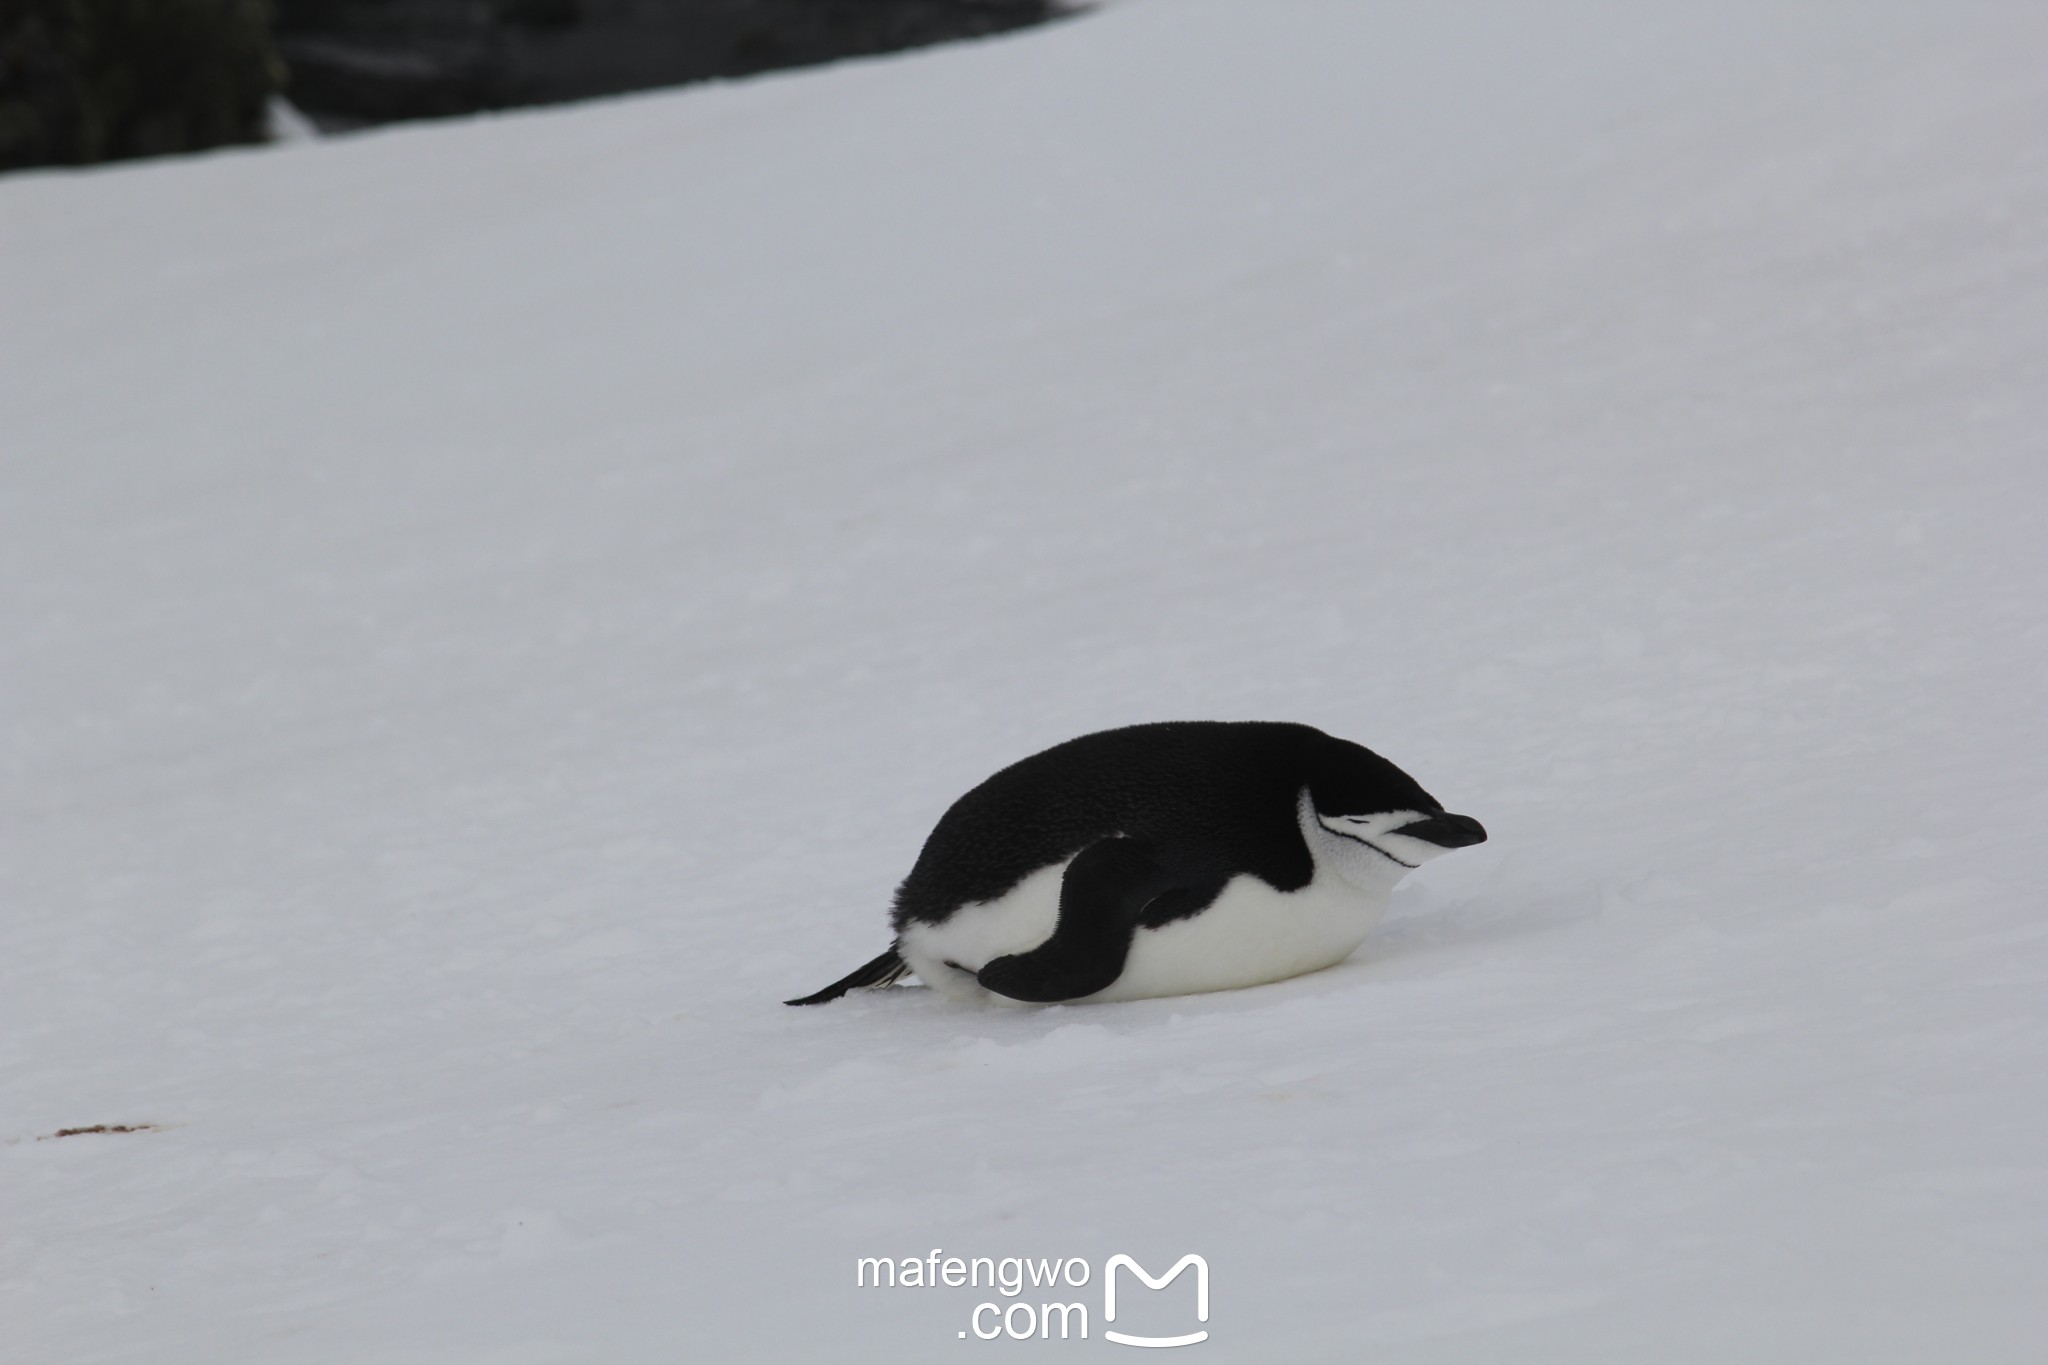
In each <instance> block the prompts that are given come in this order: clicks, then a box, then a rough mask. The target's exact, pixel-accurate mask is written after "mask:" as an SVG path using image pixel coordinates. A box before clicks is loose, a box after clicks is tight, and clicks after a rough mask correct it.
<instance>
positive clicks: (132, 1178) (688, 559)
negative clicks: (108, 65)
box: [0, 0, 2048, 1365]
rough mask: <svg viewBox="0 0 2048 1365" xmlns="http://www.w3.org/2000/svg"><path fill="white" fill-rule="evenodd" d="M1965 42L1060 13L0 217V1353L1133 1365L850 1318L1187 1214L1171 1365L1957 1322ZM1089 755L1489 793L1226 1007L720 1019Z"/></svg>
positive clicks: (1997, 781)
mask: <svg viewBox="0 0 2048 1365" xmlns="http://www.w3.org/2000/svg"><path fill="white" fill-rule="evenodd" d="M2043 70H2048V10H2044V9H2042V8H2041V7H2038V6H2022V5H1994V4H1948V5H1932V4H1922V5H1891V4H1883V3H1856V4H1834V5H1829V4H1822V3H1815V4H1811V5H1800V6H1796V7H1795V6H1770V5H1734V4H1715V5H1698V6H1689V7H1684V8H1683V9H1681V8H1680V7H1677V6H1647V5H1625V4H1606V5H1597V4H1596V5H1585V4H1563V3H1549V4H1541V5H1538V4H1533V3H1532V4H1526V5H1516V6H1504V5H1502V6H1480V5H1457V4H1429V5H1422V4H1410V5H1400V4H1390V5H1370V6H1368V5H1363V4H1339V3H1311V2H1310V0H1299V2H1295V0H1285V2H1283V0H1237V2H1236V3H1225V2H1224V0H1131V2H1130V3H1125V4H1119V5H1116V6H1113V7H1111V8H1109V9H1106V10H1104V11H1102V12H1100V13H1098V14H1095V15H1093V16H1090V17H1087V18H1084V19H1080V20H1076V21H1074V22H1071V23H1067V24H1062V25H1057V26H1054V27H1052V28H1049V29H1044V30H1040V31H1037V32H1034V33H1030V34H1028V35H1023V36H1019V37H1014V38H1010V39H1005V40H1002V41H996V42H989V43H985V44H978V45H973V46H969V47H956V48H948V49H943V50H932V51H926V52H922V53H917V54H912V55H908V56H903V57H899V58H894V59H889V60H883V61H875V62H867V63H859V64H854V65H848V66H843V67H838V68H833V69H829V70H824V71H816V72H808V73H802V74H797V75H791V76H787V77H778V78H772V79H766V80H761V81H757V82H751V83H746V84H742V85H734V86H729V87H718V88H699V89H693V90H689V91H684V92H680V93H676V94H670V95H660V96H651V97H642V98H633V99H625V100H620V101H616V102H610V103H605V104H600V105H594V106H589V107H585V108H580V109H573V110H557V111H550V112H541V113H530V114H521V115H515V116H507V117H501V118H493V119H481V120H476V121H469V122H461V123H449V124H441V125H434V126H416V127H411V128H405V129H395V130H389V131H383V132H378V133H374V134H369V135H364V136H358V137H351V138H347V139H338V140H329V141H324V142H320V143H316V144H309V145H299V146H294V147H290V148H287V149H279V150H273V151H268V152H244V153H235V154H227V155H220V156H213V157H207V158H203V159H197V160H186V161H176V162H161V163H155V164H146V165H138V166H130V167H124V168H120V169H114V170H108V171H102V172H93V173H89V174H38V175H29V176H16V177H11V178H9V179H7V180H6V181H5V182H0V412H4V414H5V415H4V419H0V593H4V595H5V600H4V623H5V624H4V631H0V649H4V651H5V653H4V656H0V711H4V714H5V716H6V724H5V726H4V727H0V764H4V769H0V771H4V809H0V841H4V843H0V897H4V903H0V1068H4V1069H0V1077H4V1080H0V1357H5V1358H6V1359H9V1360H22V1361H37V1362H40V1361H59V1360H61V1361H65V1362H71V1363H72V1365H78V1363H80V1362H96V1361H124V1362H125V1361H134V1362H144V1361H146V1362H149V1365H179V1363H181V1362H194V1363H195V1365H196V1363H197V1362H207V1363H208V1365H217V1363H218V1362H223V1361H264V1362H272V1361H285V1362H392V1363H396V1362H436V1363H437V1365H447V1363H463V1362H558V1361H559V1362H581V1361H591V1360H606V1361H620V1362H641V1361H645V1362H670V1361H681V1360H689V1361H700V1360H701V1361H724V1360H749V1359H754V1360H771V1359H774V1360H825V1359H835V1360H842V1359H843V1360H889V1361H922V1360H952V1359H959V1358H969V1359H971V1358H979V1357H980V1356H983V1355H989V1354H993V1355H999V1356H1000V1355H1011V1356H1017V1357H1025V1356H1033V1357H1037V1356H1044V1357H1048V1358H1049V1357H1051V1356H1054V1355H1063V1356H1067V1357H1076V1356H1087V1357H1096V1358H1100V1357H1104V1356H1108V1357H1111V1358H1114V1357H1116V1356H1118V1355H1122V1354H1129V1352H1128V1351H1127V1349H1126V1348H1123V1347H1119V1346H1116V1345H1113V1344H1110V1343H1108V1342H1106V1341H1104V1340H1103V1339H1102V1338H1101V1336H1100V1330H1101V1327H1102V1324H1101V1322H1100V1321H1099V1319H1098V1320H1097V1321H1096V1322H1095V1323H1094V1324H1092V1325H1093V1328H1094V1332H1093V1334H1092V1335H1091V1337H1090V1339H1089V1340H1088V1341H1086V1342H1080V1341H1069V1342H1066V1343H1064V1344H1061V1343H1057V1342H1053V1341H1047V1340H1039V1341H1036V1342H1035V1343H1032V1344H1029V1345H1025V1344H1018V1343H1011V1342H1008V1341H1002V1342H998V1343H994V1344H986V1343H982V1342H979V1341H977V1340H975V1339H974V1338H973V1337H971V1336H969V1337H965V1338H963V1337H961V1336H960V1335H959V1333H960V1332H961V1331H962V1330H964V1329H965V1328H966V1327H967V1325H968V1321H969V1316H970V1313H971V1311H972V1309H973V1308H974V1306H975V1304H976V1303H977V1302H980V1301H984V1300H988V1299H990V1298H991V1297H993V1298H994V1299H995V1300H996V1301H997V1302H998V1303H999V1304H1001V1305H1007V1304H1008V1303H1009V1302H1010V1300H1009V1299H1008V1298H1006V1297H1003V1296H1001V1295H995V1296H991V1294H990V1293H989V1291H988V1290H987V1289H986V1288H983V1289H979V1290H976V1289H969V1288H960V1289H953V1288H938V1289H919V1290H910V1289H892V1290H876V1289H873V1288H866V1289H856V1288H855V1287H854V1262H855V1260H856V1258H858V1257H862V1256H889V1257H897V1258H902V1257H911V1256H923V1255H925V1254H926V1253H927V1252H928V1251H929V1250H930V1249H931V1248H933V1247H940V1248H944V1249H945V1251H946V1253H947V1254H949V1255H954V1254H957V1255H961V1256H987V1257H991V1258H998V1257H1004V1256H1020V1257H1021V1256H1033V1257H1044V1256H1061V1257H1069V1256H1071V1257H1081V1258H1085V1259H1086V1260H1087V1261H1089V1262H1090V1263H1092V1264H1093V1265H1094V1266H1095V1267H1098V1268H1099V1267H1100V1266H1101V1264H1102V1262H1103V1260H1104V1259H1105V1258H1107V1257H1108V1256H1110V1255H1112V1254H1113V1253H1116V1252H1128V1253H1131V1254H1133V1255H1135V1256H1137V1257H1138V1258H1139V1259H1140V1260H1141V1261H1143V1262H1145V1263H1146V1264H1148V1265H1150V1266H1151V1267H1152V1268H1153V1269H1155V1270H1156V1269H1159V1268H1161V1267H1163V1266H1164V1265H1165V1264H1166V1263H1168V1262H1170V1261H1171V1260H1172V1259H1173V1258H1175V1257H1178V1256H1179V1255H1181V1254H1182V1253H1183V1252H1197V1253H1199V1254H1201V1255H1203V1256H1205V1257H1206V1258H1207V1260H1208V1262H1209V1264H1210V1266H1211V1268H1212V1272H1213V1290H1212V1293H1213V1312H1212V1314H1211V1319H1210V1321H1209V1323H1208V1324H1207V1326H1208V1328H1209V1330H1210V1332H1211V1339H1210V1340H1209V1341H1208V1342H1207V1343H1205V1344H1204V1345H1202V1346H1200V1347H1198V1348H1196V1350H1197V1352H1198V1353H1199V1354H1196V1355H1194V1356H1191V1357H1190V1358H1191V1359H1209V1360H1252V1359H1286V1360H1292V1361H1320V1360H1327V1361H1365V1360H1370V1361H1374V1362H1392V1361H1467V1360H1515V1361H1556V1362H1575V1363H1578V1362H1597V1361H1614V1362H1643V1361H1787V1362H1790V1361H1800V1362H1805V1361H1843V1362H1850V1361H1854V1362H1858V1363H1859V1365H1863V1363H1866V1362H1876V1361H1926V1360H1937V1359H1939V1360H1945V1361H1956V1360H1969V1361H1980V1362H1994V1361H1997V1362H2002V1361H2031V1360H2037V1359H2040V1358H2042V1354H2043V1351H2044V1350H2048V1296H2043V1295H2042V1293H2041V1292H2040V1291H2041V1285H2042V1282H2043V1277H2044V1272H2048V1245H2044V1242H2048V1156H2044V1153H2048V1131H2044V1130H2048V992H2044V988H2048V923H2044V920H2043V910H2044V900H2048V872H2044V870H2043V865H2042V858H2041V853H2040V839H2041V829H2042V825H2043V823H2044V820H2048V738H2044V734H2043V715H2044V708H2043V703H2042V692H2043V680H2044V671H2048V626H2044V606H2043V603H2044V591H2048V572H2044V565H2048V557H2044V554H2043V552H2042V549H2041V546H2040V540H2039V530H2038V528H2039V524H2040V522H2041V520H2042V508H2043V495H2044V492H2048V472H2044V464H2043V456H2044V454H2048V449H2044V446H2048V438H2044V435H2043V433H2044V432H2048V235H2044V233H2043V230H2042V224H2043V223H2044V222H2048V140H2044V139H2043V138H2042V136H2041V130H2042V129H2043V128H2048V84H2044V83H2043V82H2042V81H2041V79H2040V73H2041V72H2042V71H2043ZM1176 716H1205V717H1270V718H1286V719H1299V720H1304V721H1308V722H1311V723H1314V724H1318V725H1321V726H1323V727H1324V728H1326V729H1329V730H1331V731H1332V732H1334V733H1338V734H1342V735H1345V736H1348V737H1351V738H1354V739H1357V740H1360V741H1362V742H1364V743H1366V744H1369V745H1371V746H1373V747H1375V748H1377V749H1379V750H1381V751H1382V752H1384V753H1386V754H1387V755H1388V756H1390V757H1392V758H1393V759H1395V760H1396V761H1397V762H1399V763H1401V764H1402V765H1404V766H1405V767H1407V768H1409V769H1410V770H1411V771H1412V772H1414V773H1415V774H1416V775H1417V776H1418V777H1419V778H1420V779H1421V780H1422V781H1423V782H1424V784H1425V785H1427V786H1429V787H1430V788H1431V789H1432V790H1433V791H1434V792H1435V793H1436V794H1437V795H1439V796H1440V797H1442V798H1443V799H1444V800H1445V801H1446V802H1447V803H1449V804H1450V805H1451V806H1452V808H1454V809H1457V810H1463V811H1468V812H1470V813H1472V814H1474V815H1477V816H1479V817H1480V818H1481V819H1483V820H1484V821H1485V822H1486V824H1487V826H1488V828H1489V829H1490V830H1491V831H1492V833H1493V840H1492V842H1490V843H1489V844H1487V845H1486V846H1484V847H1483V848H1479V849H1474V850H1469V851H1466V852H1463V853H1461V854H1459V855H1457V856H1455V857H1451V858H1447V859H1445V860H1443V861H1442V862H1440V863H1438V864H1435V865H1432V866H1431V867H1430V868H1428V869H1427V870H1426V871H1424V872H1423V873H1420V874H1418V875H1417V876H1416V877H1414V878H1412V879H1411V881H1410V882H1409V883H1408V884H1407V885H1406V886H1405V887H1404V889H1403V890H1402V891H1401V892H1400V893H1398V894H1397V896H1396V900H1395V917H1394V918H1393V919H1392V920H1391V921H1390V923H1389V924H1388V925H1387V926H1386V927H1385V928H1384V929H1383V930H1382V931H1381V932H1379V933H1378V934H1376V935H1375V937H1374V938H1373V939H1372V940H1370V941H1369V942H1368V944H1367V946H1366V948H1365V949H1363V950H1361V952H1360V953H1359V954H1358V955H1357V956H1356V957H1354V958H1353V959H1352V960H1351V961H1349V962H1348V963H1346V964H1344V965H1342V966H1340V967H1338V968H1335V969H1333V970H1331V971H1329V972H1326V973H1322V974H1320V975H1316V976H1312V977H1308V978H1303V979H1299V980H1296V981H1292V982H1287V983H1283V984H1280V985H1277V986H1272V987H1266V988H1261V989H1257V990H1250V991H1244V992H1239V993H1234V994H1228V995H1218V996H1211V997H1203V998H1190V999H1180V1000H1163V1001H1152V1002H1143V1003H1137V1004H1127V1005H1114V1006H1097V1007H1070V1008H1062V1009H1051V1010H1044V1011H1001V1012H975V1011H971V1010H966V1009H962V1008H958V1007H953V1006H948V1005H946V1004H944V1003H943V1002H940V1001H938V1000H936V999H934V998H933V997H932V996H931V995H930V993H929V992H926V991H921V990H905V991H897V992H892V993H889V994H887V995H882V996H872V997H868V998H863V999H855V1000H849V1001H847V1002H843V1003H842V1004H840V1005H837V1006H834V1007H832V1008H830V1009H819V1010H804V1011H798V1010H790V1009H785V1008H783V1007H782V1006H781V1005H780V1004H778V1003H776V1002H777V1001H779V1000H780V999H781V998H783V997H784V996H787V995H790V994H794V993H797V992H799V991H804V990H809V989H812V988H815V987H817V986H819V985H822V984H823V983H824V982H826V981H827V980H830V979H831V978H833V977H835V976H837V975H839V974H840V973H842V972H844V971H846V970H848V969H849V968H851V967H852V966H854V965H855V964H856V963H858V962H860V961H862V960H864V959H865V958H866V957H868V956H870V955H872V954H873V953H874V952H876V951H877V950H879V949H880V948H881V947H882V946H883V944H884V943H885V942H886V936H885V928H884V918H883V916H884V911H885V906H886V901H887V897H888V894H889V892H890V890H891V888H892V887H893V885H894V883H895V881H896V879H898V878H899V877H900V876H901V875H902V874H903V872H904V871H905V870H907V868H908V866H909V864H910V861H911V860H912V858H913V857H914V856H915V854H916V851H917V848H918V846H919V844H920V842H921V840H922V838H923V836H924V834H925V832H926V830H927V829H928V828H929V826H930V824H931V822H932V821H933V820H934V819H935V818H936V817H937V815H938V814H939V812H940V811H941V810H942V809H944V807H945V806H946V804H947V803H948V802H949V801H951V800H952V799H953V797H955V796H956V795H958V794H959V793H960V792H961V791H962V790H964V789H965V788H966V787H968V786H969V785H971V784H972V783H974V782H975V781H978V780H979V779H980V778H981V777H983V776H985V775H986V774H987V773H988V772H990V771H992V770H993V769H994V768H996V767H998V766H1000V765H1002V764H1003V763H1006V762H1008V761H1010V760H1012V759H1014V758H1016V757H1019V756H1021V755H1023V754H1025V753H1028V752H1030V751H1032V750H1034V749H1037V748H1040V747H1043V746H1044V745H1046V744H1049V743H1052V742H1054V741H1057V740H1059V739H1062V738H1065V737H1067V736H1069V735H1072V734H1075V733H1078V732H1081V731H1083V730H1088V729H1093V728H1098V727H1102V726H1106V725H1112V724H1119V723H1124V722H1129V721H1135V720H1142V719H1158V718H1166V717H1176ZM145 1123H147V1124H156V1125H161V1128H160V1130H159V1131H151V1132H136V1133H128V1134H97V1135H82V1136H74V1137H66V1138H61V1139H53V1138H49V1137H47V1135H49V1134H51V1133H54V1132H55V1131H56V1130H58V1129H60V1128H70V1127H81V1126H86V1125H93V1124H145ZM1184 1284H1185V1282H1180V1284H1178V1285H1177V1286H1176V1289H1175V1290H1172V1291H1168V1293H1169V1294H1172V1293H1179V1292H1183V1288H1182V1286H1184ZM1099 1288H1100V1284H1099V1281H1097V1282H1096V1283H1095V1284H1094V1285H1092V1286H1091V1287H1090V1288H1089V1289H1087V1290H1085V1291H1076V1292H1073V1293H1069V1294H1063V1295H1062V1296H1061V1297H1063V1298H1072V1299H1075V1300H1085V1301H1086V1302H1088V1303H1090V1304H1091V1305H1093V1306H1094V1307H1096V1308H1099V1306H1100V1303H1099V1299H1098V1298H1097V1297H1096V1294H1097V1291H1098V1290H1099ZM1023 1298H1024V1299H1025V1300H1030V1301H1034V1302H1036V1301H1039V1300H1042V1299H1043V1298H1044V1296H1043V1295H1035V1294H1034V1293H1033V1291H1029V1290H1027V1291H1026V1292H1025V1294H1024V1295H1023ZM1151 1307H1152V1308H1154V1309H1157V1310H1158V1311H1159V1312H1160V1313H1161V1314H1162V1315H1164V1316H1172V1314H1171V1313H1169V1312H1167V1308H1168V1307H1171V1301H1167V1304H1166V1307H1161V1306H1160V1305H1159V1304H1153V1305H1151ZM1126 1320H1127V1321H1128V1320H1130V1319H1126ZM1162 1320H1163V1318H1162ZM1140 1330H1142V1329H1140Z"/></svg>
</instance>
